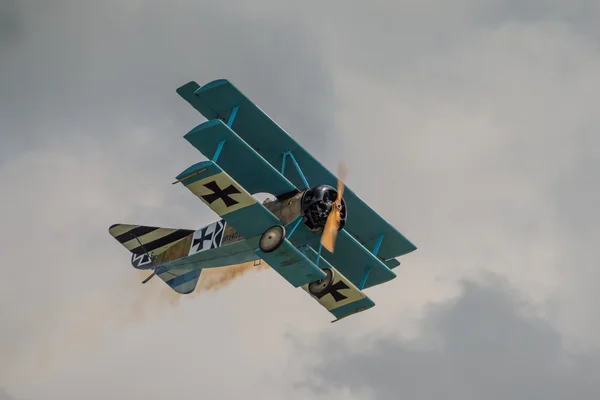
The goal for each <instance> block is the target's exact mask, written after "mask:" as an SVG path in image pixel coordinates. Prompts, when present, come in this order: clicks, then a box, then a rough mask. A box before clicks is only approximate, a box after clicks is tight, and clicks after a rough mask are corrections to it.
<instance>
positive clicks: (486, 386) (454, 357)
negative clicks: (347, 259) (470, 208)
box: [302, 279, 600, 400]
mask: <svg viewBox="0 0 600 400" xmlns="http://www.w3.org/2000/svg"><path fill="white" fill-rule="evenodd" d="M530 311H531V310H528V308H527V307H526V303H525V302H524V301H522V300H521V299H520V298H519V297H518V296H516V295H515V293H514V292H513V291H512V290H511V289H510V288H509V287H507V286H506V285H505V284H504V282H503V281H500V280H497V279H494V280H490V281H488V282H487V283H486V284H484V285H482V284H480V283H473V282H467V283H465V284H464V292H463V294H462V295H461V296H460V298H458V300H457V301H455V302H451V303H446V304H443V305H441V306H436V307H434V308H432V309H430V310H429V312H428V314H427V318H426V321H425V326H424V331H425V332H426V335H430V336H432V337H434V338H435V339H434V340H429V341H427V340H424V339H420V340H415V341H404V340H402V339H400V338H399V337H394V336H380V337H378V338H377V339H376V340H374V341H373V342H372V343H370V341H369V340H368V339H367V340H365V342H363V343H365V344H364V346H365V348H366V349H368V350H365V351H360V347H361V345H360V342H358V344H354V345H353V346H350V345H348V344H347V343H345V342H344V340H343V339H339V340H336V339H333V338H321V340H320V341H319V344H318V345H316V347H315V350H314V354H315V355H316V354H319V357H318V359H319V360H320V361H319V363H318V365H317V366H316V367H314V369H313V370H312V371H311V373H310V376H309V378H307V380H306V381H305V382H303V384H302V385H303V386H305V387H309V388H311V389H312V390H314V391H315V392H321V393H322V392H323V391H331V392H335V391H336V390H339V389H340V388H347V389H349V390H351V391H356V390H357V391H365V392H367V393H372V394H373V398H376V399H391V398H402V399H431V398H437V397H440V398H441V397H443V398H446V399H457V400H458V399H482V398H486V399H508V398H510V399H542V398H543V399H567V398H577V399H582V400H583V399H590V400H591V399H597V398H598V397H599V396H600V387H599V386H598V384H597V382H598V379H600V354H598V353H591V354H589V355H580V354H574V353H571V352H570V351H569V350H567V349H566V348H565V347H564V346H563V343H562V338H561V335H560V334H559V333H558V332H557V331H556V330H555V329H554V328H553V327H552V326H551V325H549V324H547V323H546V322H544V321H543V320H540V319H536V318H535V317H533V316H532V315H531V312H530ZM430 339H431V338H430ZM309 348H310V346H309ZM309 382H310V383H309Z"/></svg>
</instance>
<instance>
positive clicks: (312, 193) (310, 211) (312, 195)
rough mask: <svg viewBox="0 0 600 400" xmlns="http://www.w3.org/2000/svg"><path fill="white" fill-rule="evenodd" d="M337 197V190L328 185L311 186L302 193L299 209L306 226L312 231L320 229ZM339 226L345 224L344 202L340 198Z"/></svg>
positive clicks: (341, 226) (323, 225)
mask: <svg viewBox="0 0 600 400" xmlns="http://www.w3.org/2000/svg"><path fill="white" fill-rule="evenodd" d="M336 197H337V190H335V189H334V188H333V187H331V186H329V185H319V186H315V187H312V188H310V189H308V190H307V191H305V192H304V194H303V195H302V202H301V210H302V215H303V216H304V218H305V224H306V226H307V227H308V228H309V229H310V230H312V231H320V230H322V229H323V227H325V223H326V222H327V217H328V216H329V213H330V212H331V207H332V206H333V203H334V202H335V199H336ZM340 214H341V218H340V227H339V229H340V230H341V229H342V228H343V227H344V225H345V224H346V214H347V212H346V202H345V201H344V199H343V198H342V209H341V212H340Z"/></svg>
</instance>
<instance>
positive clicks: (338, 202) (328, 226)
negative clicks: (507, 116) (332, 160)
mask: <svg viewBox="0 0 600 400" xmlns="http://www.w3.org/2000/svg"><path fill="white" fill-rule="evenodd" d="M346 174H347V168H346V164H344V162H343V161H340V163H339V165H338V181H337V198H336V199H335V201H334V202H333V204H332V205H331V211H330V212H329V215H328V216H327V222H326V223H325V227H324V228H323V234H322V235H321V244H322V245H323V247H325V249H327V251H329V252H330V253H333V251H334V249H335V240H336V239H337V234H338V230H339V228H340V221H341V219H342V196H343V194H344V180H345V179H346Z"/></svg>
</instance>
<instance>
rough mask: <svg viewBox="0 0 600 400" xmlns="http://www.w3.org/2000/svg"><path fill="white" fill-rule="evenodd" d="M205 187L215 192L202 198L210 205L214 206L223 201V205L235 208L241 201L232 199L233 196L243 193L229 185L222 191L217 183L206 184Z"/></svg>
mask: <svg viewBox="0 0 600 400" xmlns="http://www.w3.org/2000/svg"><path fill="white" fill-rule="evenodd" d="M203 186H204V187H205V188H207V189H210V190H212V191H213V193H211V194H205V195H203V196H202V198H203V199H204V200H206V202H207V203H208V204H212V203H214V202H215V201H217V200H219V199H221V200H223V203H225V205H226V206H227V207H231V206H235V205H236V204H238V203H239V201H237V200H235V199H232V198H231V195H232V194H236V193H241V192H240V191H239V190H238V189H237V188H236V187H235V186H233V185H229V186H227V187H226V188H225V189H221V188H220V187H219V185H217V182H216V181H212V182H208V183H205V184H204V185H203Z"/></svg>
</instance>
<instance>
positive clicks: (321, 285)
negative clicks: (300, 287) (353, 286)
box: [308, 268, 335, 296]
mask: <svg viewBox="0 0 600 400" xmlns="http://www.w3.org/2000/svg"><path fill="white" fill-rule="evenodd" d="M323 272H325V274H326V275H327V276H326V277H325V278H323V279H321V280H320V281H316V282H312V283H310V284H309V285H308V291H309V292H310V294H312V295H314V296H318V295H319V294H321V293H323V292H324V291H326V290H327V289H329V288H330V287H331V285H332V284H333V279H334V278H335V275H334V274H333V270H332V269H330V268H323Z"/></svg>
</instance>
